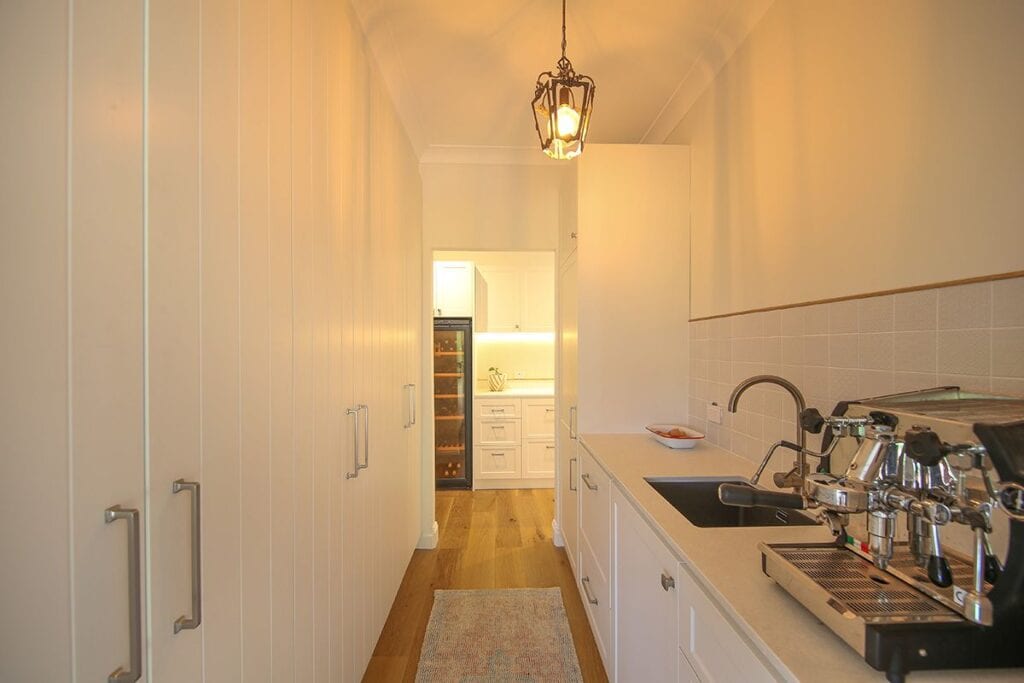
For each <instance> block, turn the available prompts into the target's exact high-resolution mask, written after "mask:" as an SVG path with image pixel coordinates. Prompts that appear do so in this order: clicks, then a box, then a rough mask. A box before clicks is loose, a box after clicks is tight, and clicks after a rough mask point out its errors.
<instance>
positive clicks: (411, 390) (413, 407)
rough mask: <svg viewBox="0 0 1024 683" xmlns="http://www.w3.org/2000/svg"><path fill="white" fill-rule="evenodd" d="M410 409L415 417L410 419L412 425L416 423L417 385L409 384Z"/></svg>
mask: <svg viewBox="0 0 1024 683" xmlns="http://www.w3.org/2000/svg"><path fill="white" fill-rule="evenodd" d="M409 410H410V411H411V412H412V415H413V419H412V421H410V423H409V426H410V427H412V426H414V425H415V424H416V385H415V384H410V385H409Z"/></svg>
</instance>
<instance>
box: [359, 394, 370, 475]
mask: <svg viewBox="0 0 1024 683" xmlns="http://www.w3.org/2000/svg"><path fill="white" fill-rule="evenodd" d="M356 410H357V411H358V410H361V411H363V464H362V465H360V464H359V461H358V460H357V461H356V471H357V472H358V471H359V470H365V469H366V468H367V467H369V466H370V406H368V405H366V404H365V403H361V404H360V405H358V406H356Z"/></svg>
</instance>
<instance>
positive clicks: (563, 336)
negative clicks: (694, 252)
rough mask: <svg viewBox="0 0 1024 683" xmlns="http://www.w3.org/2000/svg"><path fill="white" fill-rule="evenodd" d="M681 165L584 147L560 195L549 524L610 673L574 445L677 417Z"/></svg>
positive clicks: (606, 526) (609, 630)
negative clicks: (553, 511) (554, 455)
mask: <svg viewBox="0 0 1024 683" xmlns="http://www.w3.org/2000/svg"><path fill="white" fill-rule="evenodd" d="M689 164H690V155H689V149H688V148H687V147H682V146H656V145H589V146H588V147H587V153H586V154H585V155H583V156H582V157H581V158H580V160H579V161H578V162H577V163H576V166H575V168H574V169H572V170H571V171H570V173H569V174H567V176H566V179H565V181H564V182H563V185H562V196H561V204H560V223H561V225H562V229H561V234H560V238H559V255H558V263H559V277H558V311H557V317H558V320H557V330H558V334H557V338H558V361H559V363H558V373H559V374H558V377H559V382H558V386H557V395H556V401H557V406H558V437H557V448H558V472H557V492H558V507H557V510H558V520H557V522H558V532H559V535H560V537H561V540H562V541H563V542H564V543H565V546H566V552H567V554H568V556H569V562H570V564H571V565H572V567H573V570H574V572H575V574H576V578H577V585H578V587H579V588H580V590H581V595H582V597H583V599H584V601H585V604H586V605H587V612H588V616H589V618H590V621H591V626H592V628H593V630H594V632H595V637H596V639H597V642H598V646H599V648H600V650H601V653H602V656H604V659H605V668H606V670H607V671H609V672H615V670H616V669H615V663H616V647H617V641H616V636H615V629H614V627H613V625H614V623H615V612H614V603H613V597H614V596H613V592H612V589H613V587H614V585H615V573H616V563H615V557H614V549H613V546H612V545H611V544H612V538H613V535H612V528H611V521H610V519H611V516H610V508H609V505H610V504H609V493H608V488H609V486H608V479H607V475H605V474H604V473H603V470H602V469H601V468H600V466H599V465H597V464H596V462H595V460H594V459H593V458H592V457H591V456H590V454H589V453H587V451H586V449H585V448H583V447H582V446H580V445H579V443H578V442H577V439H576V437H577V435H578V433H579V432H581V431H582V432H584V433H585V432H587V431H596V432H636V431H640V430H642V429H643V428H644V425H646V424H649V423H652V422H656V421H658V420H664V421H668V422H672V421H678V420H679V419H680V416H681V415H685V414H686V412H687V388H688V387H687V377H686V375H687V370H688V356H687V343H688V339H687V335H686V332H685V330H686V321H687V318H688V296H687V288H688V286H689V284H688V279H689V278H688V271H687V269H688V263H689V258H688V249H689V205H688V202H689V194H688V192H687V191H686V189H687V188H688V187H689V173H690V168H689ZM602 482H603V483H602ZM595 487H596V488H595ZM639 549H640V548H638V549H637V550H639ZM632 559H637V558H632ZM625 569H626V570H627V571H633V570H635V569H636V568H635V567H633V566H632V565H629V566H627V567H626V568H625ZM637 597H638V599H642V598H643V597H644V596H637ZM673 632H674V631H673ZM630 654H632V651H631V650H630ZM670 654H671V656H673V657H674V656H675V652H674V651H673V652H671V653H670ZM642 659H643V658H642V657H640V659H630V658H629V657H627V658H626V659H625V660H624V666H627V667H633V666H634V664H635V665H636V666H637V668H636V669H635V671H634V669H632V668H630V669H629V670H630V671H631V672H633V674H635V675H633V674H631V676H630V677H626V678H621V677H620V680H641V679H644V675H646V674H644V673H643V672H644V671H646V669H644V667H648V668H649V667H651V666H654V667H656V668H657V667H660V666H661V664H658V663H655V662H649V661H641V660H642ZM663 668H664V667H663ZM671 668H672V670H673V675H672V678H674V677H675V674H674V671H675V668H676V666H675V663H674V662H673V664H672V666H671ZM613 675H614V674H613ZM651 680H654V679H651ZM659 680H660V679H659ZM666 680H667V679H666Z"/></svg>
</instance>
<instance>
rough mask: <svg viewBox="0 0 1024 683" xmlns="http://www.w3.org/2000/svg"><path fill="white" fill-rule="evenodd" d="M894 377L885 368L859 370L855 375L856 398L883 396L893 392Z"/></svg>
mask: <svg viewBox="0 0 1024 683" xmlns="http://www.w3.org/2000/svg"><path fill="white" fill-rule="evenodd" d="M894 386H895V379H894V377H893V373H892V372H887V371H885V370H861V371H860V372H859V373H858V376H857V394H858V398H870V397H872V396H885V395H887V394H891V393H893V387H894Z"/></svg>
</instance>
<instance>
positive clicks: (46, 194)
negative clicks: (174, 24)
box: [0, 2, 123, 683]
mask: <svg viewBox="0 0 1024 683" xmlns="http://www.w3.org/2000/svg"><path fill="white" fill-rule="evenodd" d="M68 10H69V7H68V4H67V3H13V2H7V3H0V45H3V46H4V47H3V50H4V54H5V55H17V59H14V58H5V64H4V67H3V68H2V69H0V93H2V94H0V100H2V101H3V102H4V104H3V105H0V147H2V148H3V149H4V154H3V155H0V224H2V225H3V228H0V281H2V284H0V320H2V321H3V323H2V324H0V348H3V349H4V352H3V354H0V387H3V390H2V391H0V453H2V454H3V455H2V456H0V480H2V481H4V482H6V483H7V486H6V487H5V491H4V495H3V496H2V497H0V548H3V551H2V552H3V554H4V560H3V561H0V586H3V589H2V590H0V614H2V615H3V621H4V627H3V635H0V680H2V681H26V682H32V683H35V682H39V683H44V682H49V681H67V680H71V670H72V661H71V653H72V650H71V637H70V629H69V628H68V626H69V623H70V619H71V605H70V593H69V569H70V566H71V563H70V562H69V558H68V554H69V553H70V549H71V544H70V543H69V541H70V536H69V533H70V531H69V521H70V519H71V517H70V515H69V513H68V506H69V497H68V483H69V482H68V477H69V472H68V434H69V430H68V427H69V425H68V301H69V297H68V282H67V277H68V270H67V266H68V249H67V227H68V220H67V211H68V201H67V200H68V192H67V190H68V188H67V184H66V180H67V173H66V171H67V167H66V160H67V147H66V146H67V140H68V138H67V113H68V109H67V104H68V103H67V86H68V73H67V69H68V44H67V37H68V24H67V22H68V18H69V11H68ZM22 65H31V68H24V67H23V66H22ZM15 102H16V103H17V105H16V106H15ZM27 160H31V163H26V161H27ZM26 511H30V512H31V514H26ZM99 514H100V515H102V510H101V511H100V512H99ZM95 517H96V515H95V514H91V515H90V516H89V517H87V518H86V520H87V521H89V523H90V524H92V522H93V521H94V520H95ZM111 531H112V532H113V533H115V534H116V533H117V532H118V531H122V532H123V529H112V530H111ZM27 557H31V558H32V561H31V562H26V561H21V560H20V559H18V558H27ZM43 634H45V636H44V635H43ZM114 655H115V656H119V655H122V653H120V652H115V653H114ZM111 664H112V662H111ZM107 673H109V672H107Z"/></svg>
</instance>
